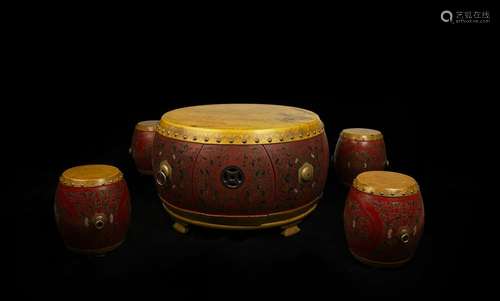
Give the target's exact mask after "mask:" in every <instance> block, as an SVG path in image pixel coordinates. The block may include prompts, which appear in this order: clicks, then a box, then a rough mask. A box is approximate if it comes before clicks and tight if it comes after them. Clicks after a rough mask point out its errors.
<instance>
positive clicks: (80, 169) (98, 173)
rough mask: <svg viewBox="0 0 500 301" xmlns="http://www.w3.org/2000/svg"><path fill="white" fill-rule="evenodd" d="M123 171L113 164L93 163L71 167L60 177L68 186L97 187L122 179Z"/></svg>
mask: <svg viewBox="0 0 500 301" xmlns="http://www.w3.org/2000/svg"><path fill="white" fill-rule="evenodd" d="M122 178H123V174H122V172H121V171H120V170H119V169H118V168H116V167H114V166H111V165H104V164H92V165H81V166H76V167H72V168H69V169H67V170H65V171H64V172H63V174H62V175H61V176H60V177H59V181H60V182H61V183H62V184H64V185H66V186H74V187H96V186H101V185H106V184H111V183H115V182H118V181H120V180H121V179H122Z"/></svg>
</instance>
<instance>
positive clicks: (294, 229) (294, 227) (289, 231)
mask: <svg viewBox="0 0 500 301" xmlns="http://www.w3.org/2000/svg"><path fill="white" fill-rule="evenodd" d="M299 223H300V221H298V222H295V223H291V224H288V225H285V226H282V227H281V229H283V231H281V235H283V236H284V237H289V236H292V235H295V234H297V233H299V232H300V228H299V226H298V224H299Z"/></svg>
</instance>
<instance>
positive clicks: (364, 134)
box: [340, 128, 384, 141]
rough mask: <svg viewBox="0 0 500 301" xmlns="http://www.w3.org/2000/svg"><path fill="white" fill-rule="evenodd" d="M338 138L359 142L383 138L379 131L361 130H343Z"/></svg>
mask: <svg viewBox="0 0 500 301" xmlns="http://www.w3.org/2000/svg"><path fill="white" fill-rule="evenodd" d="M340 137H342V138H346V139H352V140H360V141H372V140H381V139H383V138H384V137H383V136H382V133H381V132H380V131H377V130H372V129H363V128H352V129H344V130H342V132H341V133H340Z"/></svg>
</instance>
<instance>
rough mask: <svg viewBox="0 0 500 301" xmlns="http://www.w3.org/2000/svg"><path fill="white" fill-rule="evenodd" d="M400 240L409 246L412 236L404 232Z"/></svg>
mask: <svg viewBox="0 0 500 301" xmlns="http://www.w3.org/2000/svg"><path fill="white" fill-rule="evenodd" d="M400 239H401V241H402V242H403V243H404V244H407V243H408V242H409V241H410V235H409V234H408V233H407V232H404V233H402V234H401V236H400Z"/></svg>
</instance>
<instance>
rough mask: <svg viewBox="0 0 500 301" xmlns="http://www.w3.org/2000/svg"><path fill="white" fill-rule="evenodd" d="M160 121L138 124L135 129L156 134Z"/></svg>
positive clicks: (147, 121)
mask: <svg viewBox="0 0 500 301" xmlns="http://www.w3.org/2000/svg"><path fill="white" fill-rule="evenodd" d="M159 122H160V121H159V120H145V121H141V122H139V123H137V124H136V125H135V129H136V130H138V131H143V132H154V131H155V129H156V126H157V125H158V123H159Z"/></svg>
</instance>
